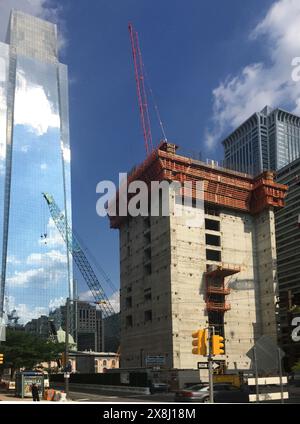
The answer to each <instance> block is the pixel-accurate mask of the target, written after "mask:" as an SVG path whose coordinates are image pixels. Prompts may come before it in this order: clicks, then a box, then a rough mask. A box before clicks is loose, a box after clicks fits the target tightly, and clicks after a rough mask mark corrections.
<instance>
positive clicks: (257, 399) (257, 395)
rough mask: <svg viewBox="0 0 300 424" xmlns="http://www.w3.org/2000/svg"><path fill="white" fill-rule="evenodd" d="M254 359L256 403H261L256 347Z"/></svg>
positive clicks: (254, 348)
mask: <svg viewBox="0 0 300 424" xmlns="http://www.w3.org/2000/svg"><path fill="white" fill-rule="evenodd" d="M253 359H254V367H255V386H256V402H259V388H258V387H259V386H258V368H257V355H256V347H255V346H254V347H253Z"/></svg>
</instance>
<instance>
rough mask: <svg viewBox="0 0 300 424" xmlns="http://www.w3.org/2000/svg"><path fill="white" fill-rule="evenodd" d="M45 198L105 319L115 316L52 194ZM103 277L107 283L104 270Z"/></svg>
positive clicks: (46, 194)
mask: <svg viewBox="0 0 300 424" xmlns="http://www.w3.org/2000/svg"><path fill="white" fill-rule="evenodd" d="M43 196H44V198H45V200H46V202H47V205H48V207H49V211H50V214H51V216H52V219H53V221H54V223H55V225H56V227H57V229H58V231H59V232H60V234H61V236H62V238H63V239H64V241H65V243H66V245H67V249H68V251H69V252H70V253H71V254H72V256H73V259H74V262H75V263H76V265H77V267H78V269H79V271H80V272H81V274H82V276H83V278H84V279H85V281H86V283H87V285H88V287H89V289H90V291H91V293H92V295H93V296H94V298H95V300H96V302H97V303H98V304H99V306H100V309H101V312H102V316H103V318H107V317H109V316H111V315H113V314H115V311H114V308H113V307H112V305H111V303H110V301H109V299H108V297H107V296H106V294H105V292H104V290H103V288H102V285H101V283H100V281H99V280H98V278H97V276H96V274H95V272H94V270H93V268H92V267H91V265H90V263H89V261H88V259H87V257H86V255H85V253H84V251H83V250H82V248H81V247H80V244H79V242H78V240H77V238H76V237H75V235H74V233H73V231H72V230H71V228H70V226H69V225H68V223H67V220H66V218H65V215H64V214H63V213H62V212H61V211H60V209H59V207H58V206H57V204H56V203H55V200H54V198H53V196H51V194H48V193H43ZM102 276H104V278H105V279H106V281H107V280H108V277H107V276H106V275H105V274H104V271H103V270H102Z"/></svg>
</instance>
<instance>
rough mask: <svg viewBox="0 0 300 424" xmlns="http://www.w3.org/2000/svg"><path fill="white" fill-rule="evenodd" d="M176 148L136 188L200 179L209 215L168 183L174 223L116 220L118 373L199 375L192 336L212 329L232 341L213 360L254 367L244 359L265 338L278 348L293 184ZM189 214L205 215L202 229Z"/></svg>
mask: <svg viewBox="0 0 300 424" xmlns="http://www.w3.org/2000/svg"><path fill="white" fill-rule="evenodd" d="M176 148H177V147H176V146H175V145H173V144H171V143H165V142H164V143H161V145H160V146H159V147H158V149H157V150H156V151H154V152H153V154H152V155H150V156H149V157H148V158H147V159H146V160H145V162H144V163H143V164H142V165H141V166H140V167H138V168H136V169H135V170H134V171H133V173H132V174H131V175H130V181H135V180H141V181H144V182H146V183H147V184H148V185H150V184H151V182H152V181H168V182H174V181H178V182H180V183H181V184H182V183H183V182H184V181H187V180H188V181H191V182H192V183H193V184H195V183H196V182H197V181H202V182H203V192H201V193H202V194H203V196H204V207H203V208H202V210H201V209H197V208H194V207H192V206H194V205H195V202H194V200H196V198H197V197H198V196H201V193H200V194H199V192H198V191H197V190H196V189H194V188H193V190H192V192H190V193H192V194H189V195H190V196H192V198H193V202H192V206H186V205H182V204H181V199H180V198H179V199H178V195H177V194H176V192H174V190H173V189H172V188H171V186H170V189H169V192H168V196H169V214H168V215H167V216H163V215H162V214H160V215H159V216H146V217H144V216H137V217H130V216H127V217H124V216H111V217H110V224H111V227H112V228H117V229H119V234H120V271H121V291H120V301H121V312H120V316H121V367H122V368H123V367H124V368H138V367H141V368H143V367H149V366H150V367H151V366H158V367H159V368H161V369H197V362H199V356H197V355H193V354H192V333H193V332H194V331H196V330H198V329H199V328H205V327H207V326H208V325H213V326H214V327H215V332H216V334H218V335H221V336H223V337H224V338H225V355H224V356H221V357H218V356H217V357H216V358H215V359H217V360H220V361H221V362H223V363H224V366H226V367H227V368H229V369H240V370H245V369H250V368H252V369H253V364H252V363H251V360H250V358H249V357H248V356H247V353H248V352H249V350H250V349H251V348H252V347H253V345H254V343H255V342H256V341H257V340H258V338H259V337H260V336H261V335H268V336H269V337H271V338H272V339H273V340H274V341H276V316H275V307H276V295H277V281H276V244H275V222H274V209H275V208H280V207H282V206H283V205H284V196H285V193H286V186H284V185H280V184H278V183H276V182H274V176H273V173H271V172H265V173H263V174H261V175H260V176H258V177H255V178H253V177H251V176H249V175H245V174H241V173H238V172H234V171H231V170H228V169H224V168H220V167H217V166H215V165H208V164H206V163H203V162H200V161H197V160H194V159H192V158H190V157H185V156H181V155H180V154H177V151H176ZM179 211H180V212H183V213H182V214H181V216H180V214H179V213H177V212H179ZM191 213H192V214H194V213H195V214H196V217H197V216H198V214H200V215H199V218H201V214H202V218H203V219H202V221H201V220H200V222H201V225H193V224H192V222H194V221H193V220H192V222H191V217H190V214H191ZM196 222H198V221H197V220H196ZM202 360H203V361H206V358H205V357H201V361H202Z"/></svg>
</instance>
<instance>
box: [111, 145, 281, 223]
mask: <svg viewBox="0 0 300 424" xmlns="http://www.w3.org/2000/svg"><path fill="white" fill-rule="evenodd" d="M176 150H177V146H176V145H175V144H171V143H167V142H162V143H161V144H160V146H159V147H158V148H157V149H156V150H155V151H153V152H152V153H151V154H150V155H149V156H148V157H147V159H146V160H145V161H144V162H143V163H142V164H141V165H140V166H138V167H137V168H135V169H134V170H133V171H132V173H131V174H129V176H128V184H129V183H130V182H131V181H134V180H141V181H144V182H146V183H147V184H148V186H150V184H151V181H163V180H166V181H169V182H172V181H178V182H181V183H184V182H185V181H191V182H192V186H193V188H192V197H193V198H197V196H198V195H197V191H196V182H197V181H203V182H204V201H205V202H207V203H210V204H213V205H218V206H222V207H225V208H229V209H236V210H240V211H244V212H247V213H250V214H252V215H255V214H258V213H260V212H261V211H263V210H264V209H266V208H268V207H276V208H280V207H283V206H284V198H285V196H286V192H287V186H285V185H283V184H279V183H276V182H275V181H274V173H273V172H269V171H266V172H264V173H263V174H261V175H259V176H257V177H253V176H251V175H248V174H243V173H239V172H235V171H232V170H229V169H225V168H221V167H218V166H214V165H209V164H206V163H204V162H201V161H197V160H194V159H192V158H188V157H185V156H181V155H178V154H177V153H176ZM116 203H117V205H118V199H116ZM124 219H126V217H123V216H122V217H120V216H111V217H110V225H111V227H112V228H119V227H120V225H121V224H122V222H123V220H124Z"/></svg>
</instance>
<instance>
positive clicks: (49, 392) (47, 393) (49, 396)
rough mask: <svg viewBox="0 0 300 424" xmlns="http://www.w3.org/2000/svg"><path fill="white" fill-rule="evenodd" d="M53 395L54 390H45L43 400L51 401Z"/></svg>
mask: <svg viewBox="0 0 300 424" xmlns="http://www.w3.org/2000/svg"><path fill="white" fill-rule="evenodd" d="M54 395H55V390H54V389H47V390H45V393H44V399H45V400H49V401H51V400H53V399H54Z"/></svg>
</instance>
